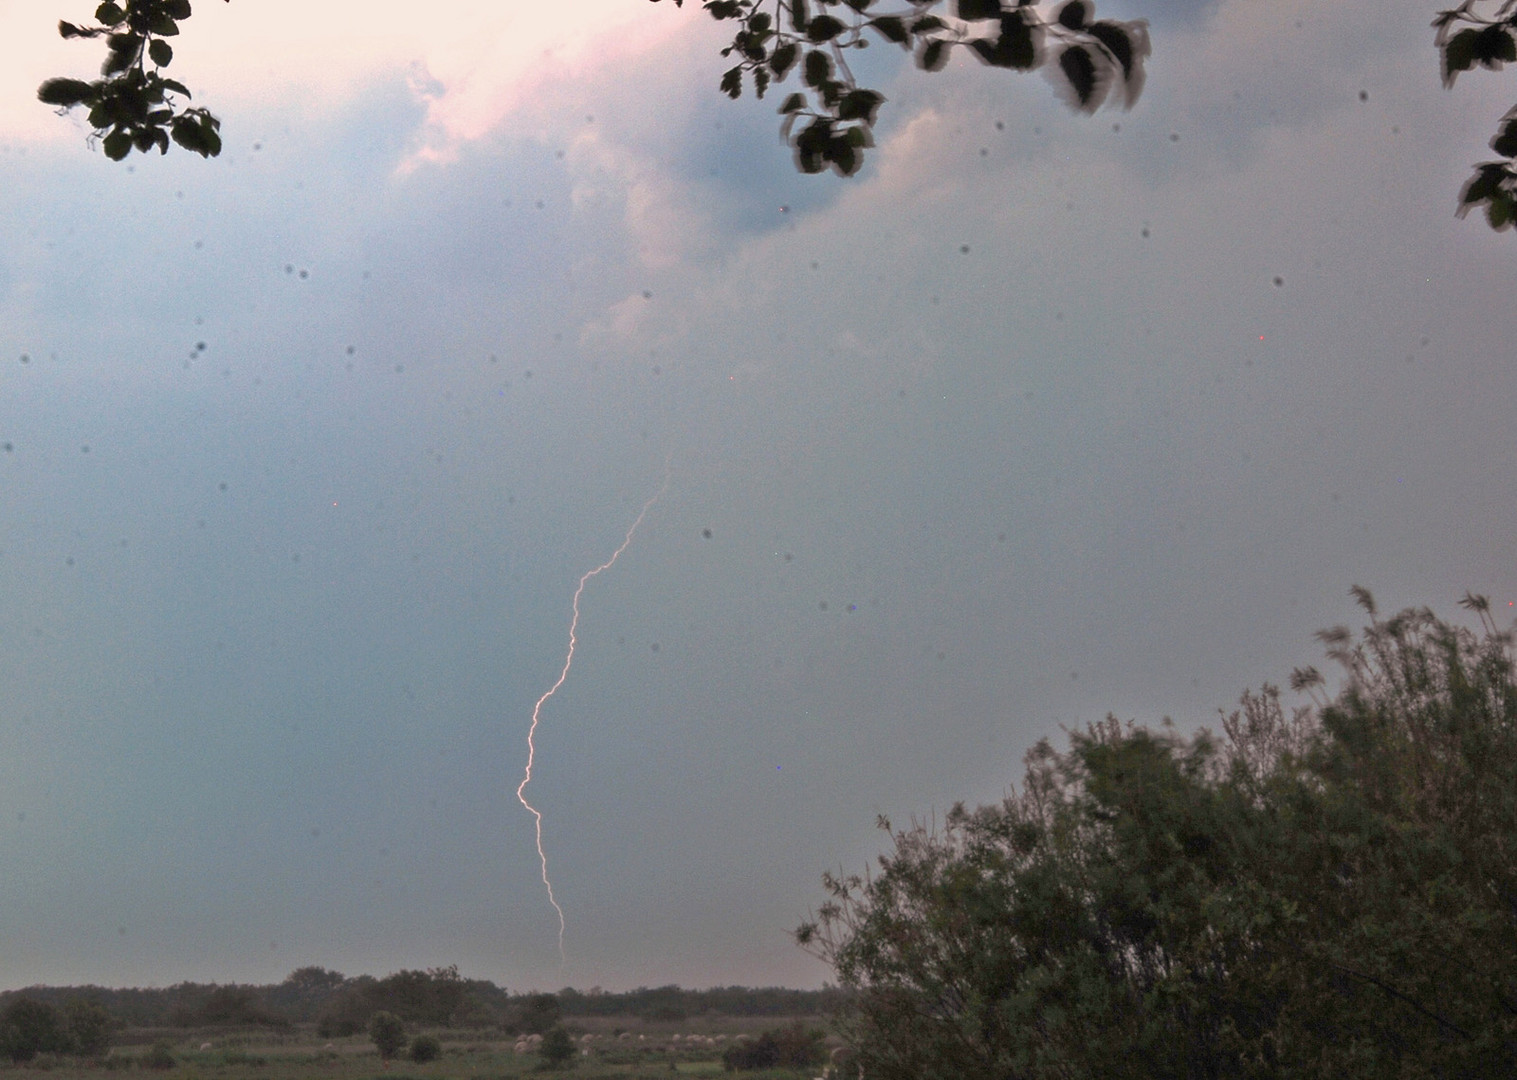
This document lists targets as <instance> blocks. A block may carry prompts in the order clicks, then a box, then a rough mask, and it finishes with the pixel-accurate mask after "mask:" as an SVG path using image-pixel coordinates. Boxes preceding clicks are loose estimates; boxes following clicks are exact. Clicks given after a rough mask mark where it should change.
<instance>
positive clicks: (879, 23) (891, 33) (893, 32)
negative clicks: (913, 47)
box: [869, 15, 908, 45]
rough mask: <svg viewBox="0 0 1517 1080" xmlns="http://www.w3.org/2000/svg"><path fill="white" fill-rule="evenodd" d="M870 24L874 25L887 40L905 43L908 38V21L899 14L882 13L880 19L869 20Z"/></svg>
mask: <svg viewBox="0 0 1517 1080" xmlns="http://www.w3.org/2000/svg"><path fill="white" fill-rule="evenodd" d="M869 25H870V26H872V27H874V29H875V32H876V33H878V34H879V35H880V37H882V38H884V39H885V40H886V41H893V42H895V43H896V44H897V45H904V44H906V42H907V40H908V35H907V33H906V23H905V22H903V21H902V19H901V17H900V16H899V15H881V16H880V17H879V18H878V19H871V20H869Z"/></svg>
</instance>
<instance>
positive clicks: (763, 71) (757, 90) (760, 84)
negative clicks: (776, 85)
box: [753, 68, 769, 101]
mask: <svg viewBox="0 0 1517 1080" xmlns="http://www.w3.org/2000/svg"><path fill="white" fill-rule="evenodd" d="M768 89H769V71H768V69H767V68H755V69H754V71H753V93H754V95H755V96H756V97H757V98H758V99H759V100H760V101H762V100H763V99H764V93H765V92H766V91H767V90H768Z"/></svg>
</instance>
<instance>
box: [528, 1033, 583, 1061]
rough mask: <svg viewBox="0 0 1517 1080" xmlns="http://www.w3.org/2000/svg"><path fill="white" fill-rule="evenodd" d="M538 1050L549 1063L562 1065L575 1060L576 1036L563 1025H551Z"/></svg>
mask: <svg viewBox="0 0 1517 1080" xmlns="http://www.w3.org/2000/svg"><path fill="white" fill-rule="evenodd" d="M537 1052H538V1054H540V1055H541V1056H542V1059H543V1061H544V1062H546V1063H547V1064H548V1065H550V1066H553V1067H554V1068H557V1067H560V1066H562V1065H564V1064H566V1063H567V1062H570V1061H573V1060H574V1054H575V1049H574V1037H573V1036H572V1035H570V1034H569V1033H568V1032H567V1031H566V1030H564V1029H563V1028H561V1027H551V1028H549V1029H548V1030H547V1031H546V1032H544V1034H543V1042H542V1045H541V1046H539V1047H538V1048H537Z"/></svg>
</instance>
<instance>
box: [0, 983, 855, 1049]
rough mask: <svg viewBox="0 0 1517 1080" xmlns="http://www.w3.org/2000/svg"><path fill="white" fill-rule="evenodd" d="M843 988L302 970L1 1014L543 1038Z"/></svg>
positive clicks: (34, 994)
mask: <svg viewBox="0 0 1517 1080" xmlns="http://www.w3.org/2000/svg"><path fill="white" fill-rule="evenodd" d="M841 993H842V992H841V991H839V990H837V989H834V988H825V989H822V990H789V989H785V988H783V987H762V988H750V987H745V986H727V987H716V988H713V989H709V990H684V989H681V988H680V987H678V986H660V987H655V988H652V989H649V988H647V987H640V988H639V989H636V990H629V991H627V992H625V993H607V992H605V991H602V990H600V989H599V988H598V987H597V988H595V989H592V990H588V991H580V990H575V989H572V988H566V989H563V990H560V991H559V992H558V993H556V994H536V993H533V994H512V993H509V992H508V991H506V990H505V989H504V988H502V987H499V986H496V985H495V984H494V983H492V982H489V981H488V980H485V979H465V978H463V977H462V976H460V975H459V973H458V968H457V967H456V966H455V967H445V968H432V969H430V970H426V971H398V972H396V973H394V974H393V975H387V976H385V977H384V978H375V977H374V976H372V975H358V976H354V977H351V978H350V977H348V976H345V975H343V974H341V973H340V972H336V971H328V970H327V969H325V968H321V967H303V968H300V969H299V970H297V971H293V972H291V973H290V976H289V977H288V978H287V979H285V980H284V982H282V983H278V984H275V985H269V986H254V985H245V984H237V983H222V984H217V983H209V984H207V983H179V984H178V985H176V986H169V987H164V988H161V989H143V988H129V989H111V988H107V987H102V986H67V987H51V986H34V987H28V988H27V989H25V990H12V991H5V992H0V1008H4V1007H5V1006H6V1005H7V1004H8V1003H9V1002H11V1001H13V1000H15V999H17V998H20V997H26V998H30V999H32V1000H34V1001H40V1002H45V1003H47V1004H49V1005H52V1006H54V1007H56V1008H60V1009H61V1008H62V1007H63V1006H64V1004H65V1003H66V1002H68V1001H70V1000H76V1001H77V1000H83V1001H90V1002H94V1003H95V1004H97V1005H99V1006H101V1007H103V1008H104V1009H105V1010H106V1011H107V1012H108V1013H109V1014H110V1016H111V1018H112V1020H113V1021H114V1023H115V1024H116V1025H119V1026H121V1027H134V1028H165V1027H178V1028H204V1027H252V1026H259V1027H268V1028H280V1027H289V1026H291V1025H296V1024H313V1025H315V1026H316V1028H317V1031H318V1032H319V1033H320V1034H322V1035H323V1036H325V1037H335V1036H339V1035H351V1034H355V1033H357V1032H360V1031H362V1030H364V1027H365V1025H366V1024H367V1023H368V1020H369V1017H370V1016H372V1015H373V1014H374V1013H376V1012H380V1011H384V1012H391V1013H394V1014H396V1015H397V1016H399V1017H401V1018H402V1019H403V1020H405V1021H406V1023H407V1024H410V1025H415V1026H421V1027H428V1026H430V1027H453V1028H498V1029H501V1030H504V1031H508V1032H532V1031H538V1032H541V1031H545V1030H547V1029H548V1028H549V1027H551V1026H553V1025H554V1024H556V1023H558V1022H560V1021H562V1020H566V1019H569V1018H571V1017H576V1016H627V1017H634V1018H638V1019H641V1020H646V1021H654V1022H657V1021H679V1020H684V1019H687V1018H689V1017H694V1016H701V1015H706V1014H716V1015H722V1016H815V1015H818V1014H821V1013H826V1012H831V1011H832V1010H833V1009H834V1008H835V1007H836V1005H837V1004H838V1003H839V1000H840V995H841Z"/></svg>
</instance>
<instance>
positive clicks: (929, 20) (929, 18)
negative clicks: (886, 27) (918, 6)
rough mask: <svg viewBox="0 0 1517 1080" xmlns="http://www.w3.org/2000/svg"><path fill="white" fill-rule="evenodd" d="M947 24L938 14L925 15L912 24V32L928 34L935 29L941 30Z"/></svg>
mask: <svg viewBox="0 0 1517 1080" xmlns="http://www.w3.org/2000/svg"><path fill="white" fill-rule="evenodd" d="M947 25H948V24H947V23H945V22H944V21H943V20H942V19H940V18H938V17H937V16H936V15H923V16H922V17H921V18H920V19H918V20H917V21H916V22H914V23H912V24H911V32H912V33H913V34H926V33H928V32H930V31H933V30H941V29H943V28H944V27H945V26H947Z"/></svg>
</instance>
